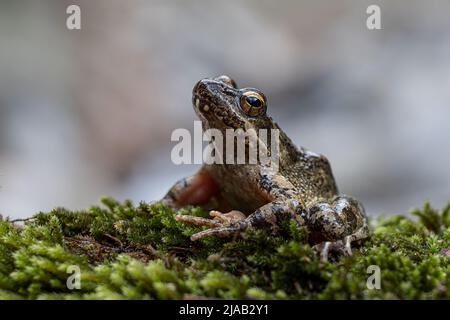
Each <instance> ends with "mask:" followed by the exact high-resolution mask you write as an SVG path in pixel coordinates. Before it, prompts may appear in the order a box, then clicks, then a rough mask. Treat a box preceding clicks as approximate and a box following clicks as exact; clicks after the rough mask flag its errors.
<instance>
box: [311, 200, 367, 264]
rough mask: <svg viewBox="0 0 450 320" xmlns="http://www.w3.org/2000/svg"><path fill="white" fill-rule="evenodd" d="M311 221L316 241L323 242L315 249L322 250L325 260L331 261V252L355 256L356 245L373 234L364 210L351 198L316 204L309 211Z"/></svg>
mask: <svg viewBox="0 0 450 320" xmlns="http://www.w3.org/2000/svg"><path fill="white" fill-rule="evenodd" d="M308 219H309V221H308V222H309V227H310V230H311V231H312V234H313V235H315V237H313V238H315V240H319V242H321V243H319V244H317V245H316V246H314V247H315V249H316V250H319V251H320V256H321V260H322V261H327V260H328V256H329V255H330V253H337V254H339V255H344V256H351V255H352V246H351V245H352V243H353V242H356V241H359V240H363V239H365V238H367V237H368V236H369V234H370V232H369V227H368V222H367V216H366V214H365V211H364V208H363V207H362V205H361V204H360V203H359V202H358V201H356V200H354V199H353V198H350V197H347V196H337V197H335V198H334V199H333V201H332V202H331V203H325V202H319V203H316V204H314V205H313V206H311V207H310V208H309V216H308ZM314 242H315V243H317V241H314Z"/></svg>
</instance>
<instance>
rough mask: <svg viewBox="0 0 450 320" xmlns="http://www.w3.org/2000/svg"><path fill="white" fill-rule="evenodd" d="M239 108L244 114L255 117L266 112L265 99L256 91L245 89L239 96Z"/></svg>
mask: <svg viewBox="0 0 450 320" xmlns="http://www.w3.org/2000/svg"><path fill="white" fill-rule="evenodd" d="M240 106H241V109H242V110H243V111H244V112H245V114H246V115H248V116H251V117H257V116H260V115H263V114H264V113H265V112H266V108H267V106H266V100H265V99H264V97H263V96H262V95H261V94H260V93H258V92H256V91H246V92H244V93H243V94H242V96H241V101H240Z"/></svg>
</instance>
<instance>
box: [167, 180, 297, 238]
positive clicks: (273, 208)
mask: <svg viewBox="0 0 450 320" xmlns="http://www.w3.org/2000/svg"><path fill="white" fill-rule="evenodd" d="M260 188H261V191H262V192H264V193H266V195H267V196H268V199H272V201H271V202H269V203H267V204H265V205H263V206H262V207H260V208H259V209H257V210H256V211H254V212H253V213H252V214H250V215H249V216H248V217H245V215H244V214H243V213H241V212H240V211H237V210H233V211H230V212H229V213H221V212H218V211H211V212H210V215H211V216H213V217H214V219H212V220H211V219H203V218H198V217H193V216H188V215H177V216H176V220H177V221H184V222H189V223H193V224H196V225H205V226H209V227H212V228H211V229H208V230H204V231H201V232H199V233H196V234H194V235H193V236H192V237H191V240H193V241H195V240H199V239H202V238H205V237H211V236H215V237H221V238H227V237H234V236H241V235H242V234H243V232H244V231H245V230H247V229H250V228H265V229H270V230H272V231H276V230H277V229H278V228H279V222H280V221H284V220H287V219H290V218H292V217H294V216H297V217H300V215H299V214H298V213H299V211H300V210H301V208H304V206H302V205H301V204H300V202H299V201H298V200H297V194H296V192H295V191H294V186H293V185H292V184H291V183H290V182H288V181H287V180H286V179H285V178H284V177H282V176H278V175H276V176H262V177H261V179H260Z"/></svg>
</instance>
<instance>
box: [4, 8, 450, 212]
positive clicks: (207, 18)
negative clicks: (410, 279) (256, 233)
mask: <svg viewBox="0 0 450 320" xmlns="http://www.w3.org/2000/svg"><path fill="white" fill-rule="evenodd" d="M70 4H77V5H79V6H80V7H81V24H82V28H81V30H68V29H67V28H66V18H67V16H68V15H67V14H66V8H67V6H68V5H70ZM370 4H377V5H379V6H380V7H381V24H382V30H368V29H367V28H366V19H367V16H368V15H367V14H366V9H367V7H368V6H369V5H370ZM449 12H450V2H449V1H448V0H440V1H420V0H418V1H406V0H405V1H376V0H373V1H361V0H352V1H339V2H337V1H331V0H328V1H312V0H310V1H269V0H263V1H261V0H258V1H256V0H255V1H242V0H241V1H206V0H205V1H193V0H189V1H186V0H179V1H164V0H160V1H143V0H142V1H138V0H131V1H120V0H95V1H93V0H86V1H76V0H73V1H58V0H41V1H32V0H29V1H26V0H0V213H2V214H3V215H5V216H11V217H14V218H18V217H28V216H30V215H32V214H33V213H36V212H38V211H48V210H51V209H52V208H53V207H55V206H65V207H68V208H71V209H81V208H86V207H87V206H89V205H92V204H97V203H98V199H99V198H100V197H101V196H103V195H110V196H113V197H116V198H118V199H119V200H124V199H127V198H129V199H132V200H134V201H135V202H138V201H141V200H145V201H151V200H156V199H159V198H161V197H162V196H163V194H164V193H165V192H166V191H167V189H168V188H169V187H170V186H171V185H172V184H173V183H174V182H175V181H176V180H178V179H179V178H181V177H183V176H187V175H191V174H193V173H194V172H195V171H196V170H197V169H198V166H195V165H182V166H175V165H173V164H172V162H171V160H170V151H171V148H172V147H173V146H174V145H175V143H174V142H171V141H170V135H171V132H172V131H173V130H174V129H176V128H186V129H189V130H192V128H193V120H194V119H195V115H194V112H193V109H192V107H191V90H192V87H193V85H194V84H195V82H196V81H197V80H199V79H201V78H204V77H213V76H217V75H220V74H227V75H230V76H231V77H233V78H234V79H235V80H236V81H237V83H238V85H239V86H241V87H244V86H252V87H256V88H260V89H261V90H262V91H263V92H265V93H266V95H267V96H268V99H269V110H270V111H269V112H270V114H271V115H272V116H273V118H274V119H275V120H276V121H277V122H278V123H279V124H280V125H281V127H282V128H284V129H285V131H287V133H288V135H289V136H290V137H291V138H292V139H293V140H294V141H295V142H296V143H297V144H299V145H302V146H305V147H307V148H309V149H311V150H313V151H315V152H320V153H322V154H325V155H326V156H327V157H328V158H329V160H330V162H331V164H332V167H333V171H334V175H335V177H336V179H337V182H338V185H339V188H340V191H341V192H343V193H346V194H351V195H353V196H355V197H356V198H357V199H359V200H361V201H362V202H363V203H364V205H365V206H366V209H367V211H368V212H369V214H372V215H378V214H391V213H403V212H406V211H407V210H408V209H409V208H411V207H415V206H421V205H422V203H423V202H424V201H425V200H427V199H428V200H431V201H432V203H433V204H434V205H435V206H437V207H441V206H443V205H444V204H445V203H446V202H447V201H448V200H450V183H449V181H450V165H449V163H450V125H449V122H450V19H449V18H448V15H449Z"/></svg>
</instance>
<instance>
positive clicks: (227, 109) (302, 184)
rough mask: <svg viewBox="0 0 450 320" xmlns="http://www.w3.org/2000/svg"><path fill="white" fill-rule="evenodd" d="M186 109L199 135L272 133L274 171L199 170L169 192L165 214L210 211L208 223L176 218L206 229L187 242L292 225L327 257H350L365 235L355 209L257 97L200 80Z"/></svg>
mask: <svg viewBox="0 0 450 320" xmlns="http://www.w3.org/2000/svg"><path fill="white" fill-rule="evenodd" d="M193 105H194V109H195V112H196V113H197V115H198V117H199V118H200V119H201V121H202V124H203V129H204V130H205V129H209V128H215V129H219V130H220V131H222V132H223V136H224V137H225V130H226V129H227V128H233V129H238V128H241V129H244V130H246V129H249V128H254V129H256V130H258V129H278V130H279V141H280V143H279V151H280V153H279V154H280V157H279V168H278V170H277V171H271V170H265V171H264V170H261V165H260V164H257V165H255V164H252V165H250V164H211V165H207V164H205V165H203V167H202V168H201V169H200V170H199V172H198V173H197V174H195V175H194V176H192V177H189V178H185V179H182V180H180V181H179V182H177V183H176V184H175V185H174V186H173V187H172V188H171V189H170V190H169V192H168V193H167V195H166V196H165V197H164V198H163V200H162V201H163V202H164V203H165V204H167V205H169V206H171V207H173V208H179V207H182V206H186V205H200V206H203V207H205V208H207V209H213V210H212V211H210V215H211V216H212V217H213V219H205V218H200V217H194V216H188V215H177V216H176V219H177V220H178V221H185V222H188V223H193V224H196V225H204V226H209V227H210V228H209V229H207V230H204V231H201V232H199V233H197V234H195V235H193V236H192V237H191V239H192V240H193V241H195V240H198V239H201V238H204V237H208V236H215V237H231V238H233V237H238V236H242V235H243V233H244V231H245V230H247V229H249V228H269V229H270V230H272V231H273V232H277V230H278V228H279V225H280V224H279V222H280V221H282V220H286V219H293V220H295V221H296V222H297V223H299V224H300V225H302V226H306V227H307V228H308V230H309V233H310V242H311V243H312V244H315V245H316V247H317V248H319V249H320V250H321V254H322V258H324V259H327V257H328V252H329V251H330V250H336V251H339V252H341V253H344V254H348V255H350V254H351V243H352V242H354V241H359V240H363V239H365V238H367V237H368V236H369V229H368V224H367V218H366V215H365V212H364V209H363V206H362V205H361V204H360V203H359V202H358V201H357V200H355V199H353V198H351V197H348V196H345V195H339V193H338V188H337V186H336V183H335V180H334V177H333V174H332V171H331V167H330V164H329V162H328V160H327V158H326V157H324V156H323V155H319V154H316V153H314V152H311V151H309V150H307V149H305V148H303V147H300V148H299V147H297V146H296V145H295V144H294V143H293V142H292V141H291V139H289V137H288V136H287V135H286V134H285V133H284V132H283V131H282V130H281V129H280V127H279V126H278V125H277V124H276V123H275V122H274V121H273V120H272V118H270V117H269V116H268V115H267V113H266V111H267V100H266V97H265V95H264V94H263V93H262V92H260V91H259V90H257V89H254V88H244V89H239V88H237V86H236V83H235V82H234V81H233V80H232V79H231V78H229V77H227V76H220V77H217V78H214V79H203V80H201V81H199V82H198V83H197V84H196V85H195V87H194V89H193ZM267 145H268V148H269V149H270V144H267ZM222 212H227V213H222Z"/></svg>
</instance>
